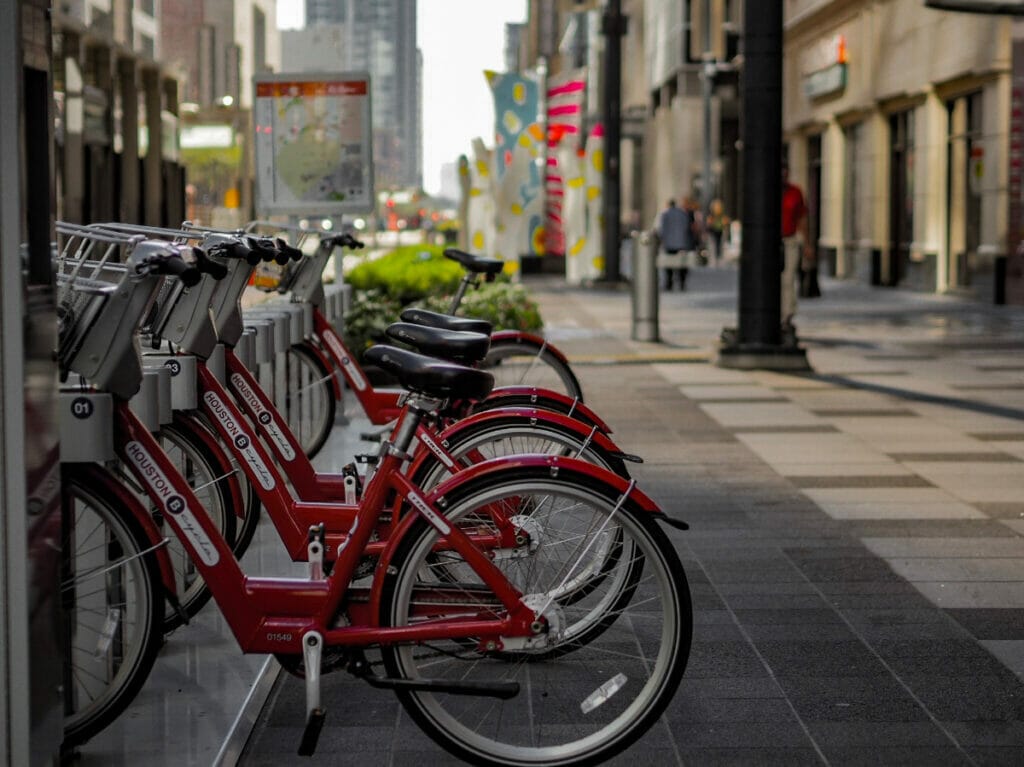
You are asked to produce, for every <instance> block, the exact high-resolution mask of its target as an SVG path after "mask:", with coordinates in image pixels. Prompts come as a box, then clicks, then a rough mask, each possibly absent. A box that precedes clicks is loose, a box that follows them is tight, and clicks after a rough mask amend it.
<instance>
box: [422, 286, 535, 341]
mask: <svg viewBox="0 0 1024 767" xmlns="http://www.w3.org/2000/svg"><path fill="white" fill-rule="evenodd" d="M451 300H452V299H451V296H430V297H429V298H426V299H424V300H423V301H420V302H419V305H420V306H422V307H423V308H424V309H430V310H432V311H435V312H447V311H448V309H449V308H450V306H451ZM459 316H460V317H476V318H478V319H482V320H488V321H489V322H490V323H491V324H492V325H494V329H495V330H523V331H530V332H536V331H539V330H540V329H541V328H543V327H544V323H543V322H542V320H541V317H540V309H539V308H538V307H537V302H536V301H534V300H533V299H532V298H530V296H529V294H527V292H526V290H525V288H523V286H522V285H517V284H513V283H511V282H505V281H500V280H499V281H496V282H491V283H485V284H483V285H481V286H480V287H479V288H477V289H476V290H470V291H468V292H467V293H466V295H465V296H463V297H462V303H461V304H459Z"/></svg>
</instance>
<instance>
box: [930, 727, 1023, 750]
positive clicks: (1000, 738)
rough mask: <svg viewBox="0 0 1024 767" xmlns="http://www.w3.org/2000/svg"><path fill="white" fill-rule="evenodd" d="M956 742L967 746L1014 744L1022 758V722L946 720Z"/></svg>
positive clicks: (1003, 745)
mask: <svg viewBox="0 0 1024 767" xmlns="http://www.w3.org/2000/svg"><path fill="white" fill-rule="evenodd" d="M945 727H946V729H947V730H949V731H950V732H951V733H952V734H953V737H955V738H956V739H957V742H959V743H962V744H964V745H968V746H1000V747H1005V746H1015V747H1017V748H1019V749H1022V750H1021V751H1019V753H1020V755H1021V757H1022V758H1024V722H946V723H945Z"/></svg>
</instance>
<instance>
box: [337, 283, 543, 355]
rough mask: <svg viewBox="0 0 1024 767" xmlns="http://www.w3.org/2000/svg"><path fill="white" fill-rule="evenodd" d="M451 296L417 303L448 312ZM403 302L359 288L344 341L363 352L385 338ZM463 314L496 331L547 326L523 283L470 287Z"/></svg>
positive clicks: (346, 319) (462, 305)
mask: <svg viewBox="0 0 1024 767" xmlns="http://www.w3.org/2000/svg"><path fill="white" fill-rule="evenodd" d="M451 301H452V297H451V295H440V296H431V297H429V298H426V299H424V300H421V301H416V302H414V303H415V305H416V306H421V307H423V308H424V309H430V310H432V311H435V312H442V313H447V312H448V309H449V307H450V306H451ZM401 312H402V304H401V303H399V302H398V301H397V300H395V299H394V298H392V297H391V296H389V295H387V294H386V293H385V292H383V291H381V290H366V291H356V292H354V293H353V297H352V307H351V308H350V309H349V311H348V312H347V313H346V314H345V330H344V333H343V336H344V338H345V344H346V346H348V348H349V349H350V350H351V351H352V353H353V354H356V355H359V356H360V357H361V356H362V353H363V352H364V351H365V350H366V349H368V348H369V347H370V346H372V345H373V344H375V343H380V342H381V341H386V340H387V337H386V336H385V335H384V328H386V327H387V326H388V325H390V324H391V323H392V322H397V321H398V319H399V315H400V314H401ZM459 316H460V317H476V318H479V319H484V320H487V321H489V322H490V323H491V324H492V325H494V329H495V330H506V329H508V330H523V331H530V332H537V331H540V330H541V329H542V328H543V327H544V323H543V322H542V321H541V316H540V310H539V309H538V307H537V302H536V301H534V300H533V299H531V298H530V297H529V295H528V294H527V292H526V290H525V289H524V288H523V286H522V285H515V284H512V283H510V282H503V281H498V282H492V283H486V284H484V285H482V286H480V287H479V288H478V289H476V290H471V291H469V292H468V293H466V295H465V296H464V297H463V299H462V303H461V305H460V306H459Z"/></svg>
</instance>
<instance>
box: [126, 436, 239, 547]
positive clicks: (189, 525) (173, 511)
mask: <svg viewBox="0 0 1024 767" xmlns="http://www.w3.org/2000/svg"><path fill="white" fill-rule="evenodd" d="M125 452H126V453H127V454H128V458H129V459H130V460H131V462H132V463H133V464H135V467H136V468H137V469H138V470H139V473H140V474H141V475H142V478H143V479H144V480H145V481H146V484H147V485H149V487H150V489H151V490H152V491H153V493H154V494H155V495H156V496H157V497H158V498H160V500H161V501H162V502H163V505H164V511H166V512H167V513H168V514H170V515H171V516H172V517H174V519H175V521H176V522H177V523H178V526H179V527H180V528H181V531H182V532H183V533H184V534H185V537H186V538H188V541H189V543H191V544H192V548H193V549H195V551H196V553H197V554H198V555H199V558H200V559H201V560H202V561H203V564H206V565H211V566H212V565H215V564H217V562H218V561H219V560H220V556H219V555H218V554H217V548H216V547H215V546H214V545H213V541H211V540H210V539H209V537H208V536H207V535H206V532H205V531H204V530H203V528H202V527H200V525H199V520H197V519H196V518H195V515H194V514H193V513H192V510H191V509H190V508H189V507H188V502H187V501H186V500H185V499H184V498H183V497H182V496H181V495H179V494H178V493H177V492H176V491H175V489H174V486H173V485H172V484H171V482H170V480H168V479H167V475H166V474H164V473H163V471H162V470H161V469H160V467H159V466H157V465H156V461H154V460H153V457H152V456H151V455H150V454H149V453H147V452H146V448H144V447H143V446H142V445H141V444H139V443H138V442H135V441H132V442H129V443H128V444H127V445H125Z"/></svg>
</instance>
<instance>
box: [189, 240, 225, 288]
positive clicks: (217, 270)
mask: <svg viewBox="0 0 1024 767" xmlns="http://www.w3.org/2000/svg"><path fill="white" fill-rule="evenodd" d="M192 254H193V255H194V256H195V259H196V268H197V269H198V270H199V271H200V272H202V273H203V274H208V275H210V276H211V277H213V279H215V280H223V279H224V278H225V277H227V276H228V268H227V267H226V266H225V265H224V264H219V263H217V262H216V261H214V260H213V259H212V258H210V256H209V255H208V254H207V253H206V251H205V250H203V249H202V248H192Z"/></svg>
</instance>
